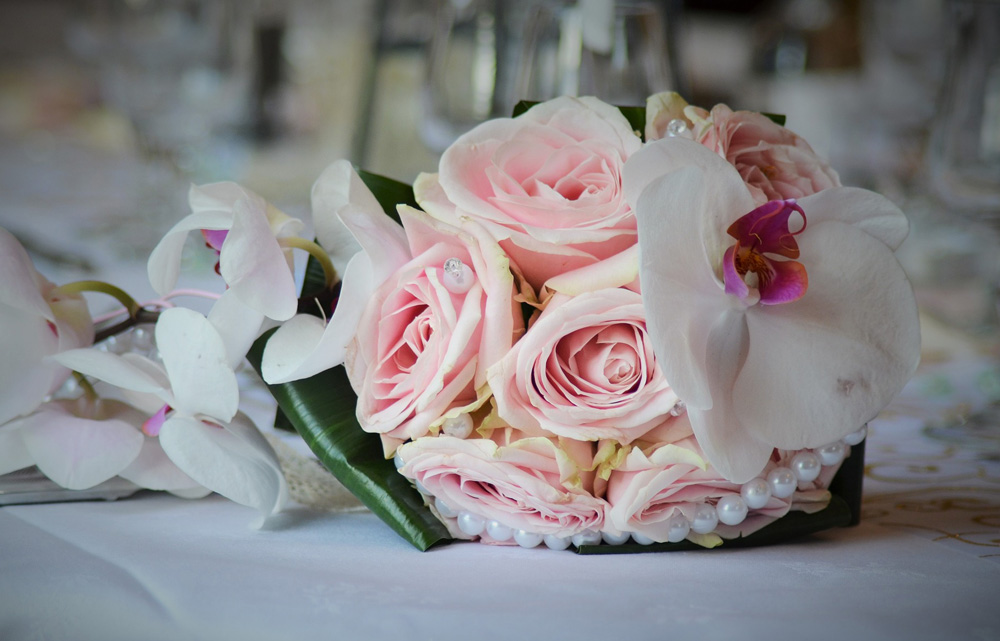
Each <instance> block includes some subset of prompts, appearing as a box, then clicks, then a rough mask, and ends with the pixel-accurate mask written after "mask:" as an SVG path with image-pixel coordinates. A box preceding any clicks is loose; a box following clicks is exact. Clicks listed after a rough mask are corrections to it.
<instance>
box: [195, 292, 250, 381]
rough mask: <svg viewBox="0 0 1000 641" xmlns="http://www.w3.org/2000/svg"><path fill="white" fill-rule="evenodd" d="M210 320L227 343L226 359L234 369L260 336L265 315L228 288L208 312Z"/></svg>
mask: <svg viewBox="0 0 1000 641" xmlns="http://www.w3.org/2000/svg"><path fill="white" fill-rule="evenodd" d="M208 322H210V323H211V324H212V326H213V327H215V329H216V330H217V331H218V332H219V336H220V337H222V340H223V342H224V343H225V344H226V361H227V362H228V363H229V366H230V367H231V368H233V369H236V367H237V366H238V365H239V364H240V363H242V362H243V359H244V357H246V355H247V352H248V351H250V346H251V345H253V342H254V341H255V340H257V337H258V336H260V330H261V325H262V323H263V322H264V315H263V314H261V313H260V312H259V311H257V310H255V309H253V308H251V307H249V306H248V305H246V304H245V303H244V302H243V301H242V300H241V299H240V297H239V296H237V295H236V292H235V291H233V290H232V289H227V290H226V291H225V293H224V294H222V296H221V297H219V300H217V301H215V304H214V305H212V309H211V310H210V311H209V312H208Z"/></svg>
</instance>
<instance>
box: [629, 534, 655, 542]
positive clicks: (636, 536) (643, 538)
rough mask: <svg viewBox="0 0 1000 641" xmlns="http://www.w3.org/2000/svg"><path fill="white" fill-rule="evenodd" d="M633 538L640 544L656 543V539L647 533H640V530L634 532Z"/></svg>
mask: <svg viewBox="0 0 1000 641" xmlns="http://www.w3.org/2000/svg"><path fill="white" fill-rule="evenodd" d="M632 540H633V541H635V542H636V543H638V544H639V545H652V544H654V543H656V541H654V540H653V539H651V538H649V537H648V536H646V535H645V534H639V533H638V532H633V533H632Z"/></svg>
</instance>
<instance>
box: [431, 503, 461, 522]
mask: <svg viewBox="0 0 1000 641" xmlns="http://www.w3.org/2000/svg"><path fill="white" fill-rule="evenodd" d="M434 507H436V508H437V511H438V514H440V515H441V516H443V517H444V518H446V519H453V518H455V517H457V516H458V510H456V509H455V508H453V507H452V506H450V505H448V504H447V503H445V502H444V501H442V500H441V499H439V498H435V499H434Z"/></svg>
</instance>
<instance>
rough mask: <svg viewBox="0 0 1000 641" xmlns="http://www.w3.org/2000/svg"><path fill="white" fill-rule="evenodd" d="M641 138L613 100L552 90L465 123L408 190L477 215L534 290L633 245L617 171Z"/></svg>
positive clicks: (448, 215)
mask: <svg viewBox="0 0 1000 641" xmlns="http://www.w3.org/2000/svg"><path fill="white" fill-rule="evenodd" d="M641 146H642V143H641V141H640V139H639V137H638V136H637V135H636V134H635V133H634V132H633V131H632V128H631V126H629V124H628V121H627V120H625V118H624V117H623V116H622V115H621V113H620V112H619V111H618V110H617V109H616V108H614V107H612V106H610V105H607V104H605V103H603V102H601V101H599V100H597V99H595V98H567V97H562V98H556V99H555V100H550V101H548V102H544V103H540V104H538V105H536V106H534V107H532V108H531V109H529V110H528V111H527V112H525V113H524V114H522V115H521V116H518V117H517V118H500V119H496V120H491V121H489V122H486V123H483V124H482V125H479V126H478V127H476V128H475V129H473V130H471V131H469V132H468V133H467V134H465V135H464V136H462V137H461V138H459V139H458V140H457V141H456V142H455V143H454V144H453V145H452V146H451V147H450V148H448V150H446V151H445V152H444V155H443V156H442V158H441V164H440V173H439V174H438V175H429V174H423V175H421V176H420V177H419V178H418V179H417V181H416V183H415V185H414V191H415V192H416V196H417V201H418V202H419V203H420V205H421V207H423V208H424V209H425V210H426V211H427V212H428V213H430V214H431V215H432V216H435V217H439V218H441V219H442V220H447V221H453V220H454V219H455V217H457V216H469V217H472V218H474V219H476V220H478V221H480V222H481V223H482V224H483V225H484V226H485V227H486V228H487V229H488V230H489V232H490V233H491V234H492V235H493V236H494V237H495V238H496V239H497V240H498V241H499V242H500V245H501V247H503V249H504V250H505V251H506V252H507V253H508V254H509V255H510V257H511V259H512V260H513V261H514V262H515V263H517V264H518V265H520V267H521V269H522V270H523V271H524V275H525V277H526V278H527V279H528V282H529V283H531V285H532V286H533V287H535V289H536V290H537V289H540V288H541V285H542V284H543V283H544V282H545V281H546V280H547V279H549V278H550V277H552V276H555V275H558V274H561V273H563V272H566V271H569V270H571V269H576V268H579V267H583V266H585V265H589V264H592V263H594V262H596V261H598V260H601V259H604V258H608V257H609V256H612V255H614V254H617V253H618V252H620V251H622V250H623V249H626V248H627V247H630V246H632V245H634V244H635V241H636V231H635V229H636V227H635V219H634V217H633V216H632V213H631V210H630V209H629V206H628V204H627V203H626V202H625V197H624V194H623V192H622V187H621V170H622V166H623V165H624V163H625V161H626V160H628V157H629V156H630V155H631V154H632V153H634V152H635V151H637V150H638V149H639V148H640V147H641ZM438 183H440V186H441V187H442V188H443V191H441V190H437V189H436V186H437V184H438ZM456 208H457V209H456Z"/></svg>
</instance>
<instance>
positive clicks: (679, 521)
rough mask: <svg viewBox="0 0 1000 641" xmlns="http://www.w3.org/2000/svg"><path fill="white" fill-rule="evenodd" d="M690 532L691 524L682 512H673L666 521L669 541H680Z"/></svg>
mask: <svg viewBox="0 0 1000 641" xmlns="http://www.w3.org/2000/svg"><path fill="white" fill-rule="evenodd" d="M690 532H691V524H690V523H688V520H687V519H686V518H684V515H683V514H675V515H673V516H671V517H670V520H669V521H668V522H667V541H669V542H670V543H680V542H681V541H683V540H684V539H686V538H687V535H688V534H689V533H690Z"/></svg>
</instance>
